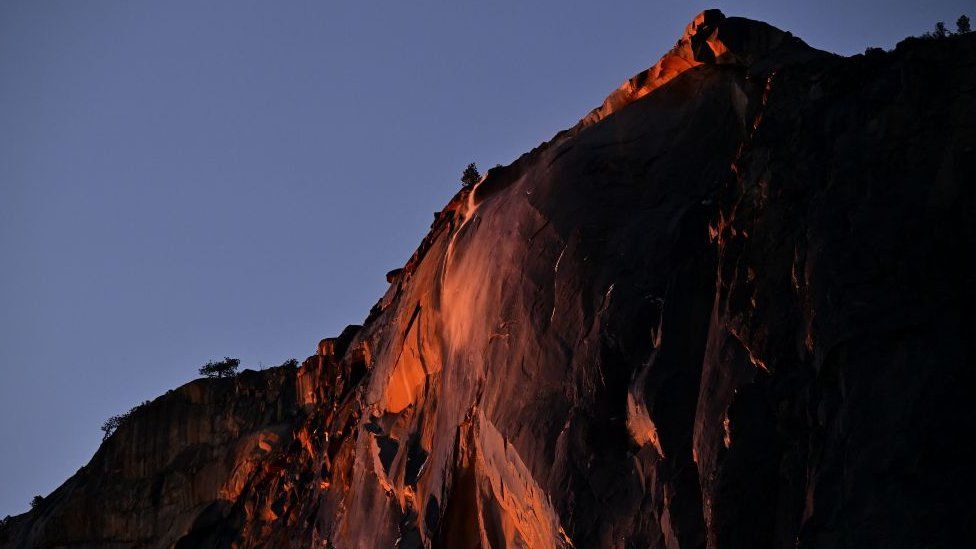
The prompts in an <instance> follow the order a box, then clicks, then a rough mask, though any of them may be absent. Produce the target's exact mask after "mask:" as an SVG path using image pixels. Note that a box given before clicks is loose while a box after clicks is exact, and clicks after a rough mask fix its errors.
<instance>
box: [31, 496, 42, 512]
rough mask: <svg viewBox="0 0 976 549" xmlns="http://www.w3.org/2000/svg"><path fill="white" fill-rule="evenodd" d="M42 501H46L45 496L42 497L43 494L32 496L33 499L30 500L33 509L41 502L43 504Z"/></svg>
mask: <svg viewBox="0 0 976 549" xmlns="http://www.w3.org/2000/svg"><path fill="white" fill-rule="evenodd" d="M42 503H44V498H43V497H41V496H34V497H33V498H31V501H30V506H31V509H36V508H37V506H38V505H40V504H42Z"/></svg>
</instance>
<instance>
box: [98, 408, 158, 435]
mask: <svg viewBox="0 0 976 549" xmlns="http://www.w3.org/2000/svg"><path fill="white" fill-rule="evenodd" d="M148 405H149V401H148V400H146V401H144V402H143V403H142V404H139V405H138V406H133V407H132V409H131V410H129V411H128V412H125V413H124V414H119V415H117V416H112V417H110V418H108V419H106V420H105V423H103V424H102V442H105V441H106V440H108V437H110V436H112V433H114V432H115V431H116V430H118V428H119V427H121V426H122V424H123V423H125V422H126V421H127V420H128V419H129V418H130V417H132V414H134V413H136V412H137V411H139V410H140V409H142V408H144V407H146V406H148Z"/></svg>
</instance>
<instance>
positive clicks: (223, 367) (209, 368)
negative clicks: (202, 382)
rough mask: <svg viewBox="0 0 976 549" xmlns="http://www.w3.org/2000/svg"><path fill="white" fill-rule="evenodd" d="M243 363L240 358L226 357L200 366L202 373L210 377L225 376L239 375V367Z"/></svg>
mask: <svg viewBox="0 0 976 549" xmlns="http://www.w3.org/2000/svg"><path fill="white" fill-rule="evenodd" d="M240 365H241V360H240V359H238V358H230V357H228V356H225V357H224V360H221V361H220V362H208V363H206V364H204V365H203V367H202V368H200V370H199V371H200V375H202V376H204V377H209V378H225V377H234V376H236V375H237V368H239V367H240Z"/></svg>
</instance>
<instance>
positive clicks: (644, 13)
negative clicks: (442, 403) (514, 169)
mask: <svg viewBox="0 0 976 549" xmlns="http://www.w3.org/2000/svg"><path fill="white" fill-rule="evenodd" d="M381 4H382V7H380V6H381ZM340 6H346V7H340ZM707 7H719V8H722V9H723V10H724V11H725V13H726V14H727V15H744V16H749V17H753V18H756V19H762V20H765V21H768V22H770V23H772V24H774V25H776V26H779V27H780V28H784V29H787V30H791V31H793V32H794V33H795V34H797V35H799V36H800V37H802V38H804V39H805V40H806V41H807V42H808V43H810V44H811V45H813V46H816V47H820V48H823V49H828V50H831V51H835V52H839V53H845V54H851V53H857V52H860V51H863V50H864V48H865V47H866V46H883V47H892V46H893V45H894V44H895V43H896V42H897V41H898V40H899V39H900V38H902V37H904V36H906V35H909V34H920V33H922V32H924V31H926V30H928V29H929V28H930V27H931V25H932V23H934V22H935V21H936V20H939V19H942V20H945V21H946V22H947V23H949V24H950V28H952V27H953V26H954V25H952V23H954V21H955V19H956V17H957V16H958V15H959V14H960V13H962V12H964V11H967V8H968V11H970V15H971V16H976V13H973V12H976V10H974V9H972V8H973V7H974V6H973V5H972V4H971V2H969V1H936V2H926V3H922V2H915V1H913V2H909V1H907V0H888V1H873V2H858V1H850V0H847V1H827V2H773V1H767V2H739V3H735V2H712V3H702V2H697V1H693V2H679V1H657V2H654V1H647V0H645V1H638V2H630V1H624V2H606V1H601V2H597V1H592V2H572V1H560V2H555V1H538V0H533V1H531V2H525V1H517V2H514V1H513V2H487V1H482V2H469V1H458V0H454V1H443V2H429V1H411V2H383V3H380V2H328V1H325V0H323V1H321V2H262V3H257V2H244V1H233V2H231V1H224V2H178V1H167V2H132V1H118V2H98V1H86V2H80V1H76V0H65V1H60V2H58V1H44V2H41V1H35V0H29V1H27V0H25V1H18V2H11V1H0V435H2V437H0V438H2V440H3V449H2V451H0V516H3V515H6V514H8V513H10V514H16V513H20V512H23V511H24V510H26V509H27V504H28V501H29V499H30V498H31V496H33V495H35V494H42V495H46V494H48V493H49V492H50V491H51V490H53V489H54V488H55V487H57V486H58V485H59V484H60V483H61V482H62V481H64V480H65V479H66V478H67V477H68V476H69V475H71V474H72V473H74V472H75V471H76V470H77V469H78V468H79V467H80V466H81V465H83V464H84V463H86V462H87V461H88V459H89V458H90V456H91V455H92V453H93V452H94V451H95V449H96V448H97V446H98V443H99V441H100V437H101V432H100V431H99V426H100V425H101V423H102V421H103V420H105V418H107V417H108V416H111V415H113V414H116V413H119V412H122V411H124V410H127V409H129V408H130V407H132V406H133V405H135V404H137V403H139V402H141V401H143V400H146V399H151V398H154V397H156V396H158V395H159V394H161V393H163V392H165V391H166V390H167V389H169V388H173V387H176V386H178V385H181V384H183V383H185V382H186V381H189V380H190V379H193V378H194V377H196V369H197V368H198V367H199V366H200V365H201V364H202V363H204V362H206V361H208V360H210V359H214V358H220V357H223V356H225V355H229V356H235V357H240V358H241V359H242V361H243V364H244V365H245V366H246V367H258V366H259V365H262V364H263V365H264V366H270V365H275V364H278V363H280V362H282V361H283V360H285V359H287V358H290V357H296V358H298V359H303V358H305V357H306V356H307V355H309V354H311V353H312V351H313V350H314V348H315V344H316V343H317V342H318V340H319V339H320V338H321V337H324V336H329V335H334V334H337V333H338V332H339V331H340V330H341V329H342V327H343V326H345V325H346V324H351V323H359V322H361V321H362V320H363V318H364V317H365V315H366V313H367V311H368V310H369V308H370V307H371V306H372V305H373V303H374V302H375V301H376V300H377V299H378V298H379V297H380V295H381V294H382V292H383V291H384V289H385V286H386V282H385V280H384V273H385V272H386V271H387V270H389V269H391V268H395V267H399V266H401V265H402V264H403V262H404V261H405V260H406V259H407V257H409V255H410V254H411V253H412V252H413V250H414V248H415V246H416V245H417V244H418V243H419V241H420V238H421V237H422V236H423V234H424V233H425V232H426V230H427V227H428V225H429V224H430V221H431V220H432V213H433V212H434V211H435V210H438V209H440V207H441V206H442V205H443V204H444V202H445V201H446V200H447V199H448V198H449V197H450V196H451V195H452V194H453V193H454V192H455V190H456V189H457V187H458V181H457V179H458V176H459V174H460V172H461V169H462V168H463V167H464V165H465V164H466V163H467V162H470V161H477V162H478V163H479V164H480V165H482V166H485V167H486V166H491V165H494V164H496V163H508V162H510V161H511V160H513V159H514V158H515V157H517V156H518V155H519V154H520V153H521V152H524V151H526V150H528V149H530V148H532V147H534V146H535V145H537V144H538V143H540V142H541V141H544V140H547V139H548V138H549V137H551V136H552V135H553V134H554V133H555V132H556V131H558V130H560V129H562V128H565V127H568V126H571V125H572V124H574V123H575V122H576V120H577V119H579V118H580V117H581V116H582V115H583V114H585V113H586V112H587V111H588V110H589V109H590V108H592V107H595V106H597V105H598V104H599V103H600V102H601V101H602V99H603V97H604V96H605V95H606V94H607V93H608V92H609V91H610V90H611V89H613V88H615V87H616V86H617V85H619V83H621V82H622V81H623V80H624V79H625V78H627V77H629V76H630V75H632V74H633V73H636V72H638V71H640V70H642V69H644V68H646V67H647V66H649V65H650V64H652V63H653V62H654V61H655V60H656V59H657V58H658V57H659V56H660V55H661V54H662V53H664V52H665V51H666V50H667V49H668V48H669V47H670V46H671V45H672V44H673V43H674V41H675V40H676V39H677V38H678V36H679V35H680V33H681V32H682V30H683V28H684V26H685V24H686V23H687V22H688V21H689V20H690V19H691V18H692V17H693V16H694V15H695V14H696V13H697V12H698V11H700V10H701V9H704V8H707Z"/></svg>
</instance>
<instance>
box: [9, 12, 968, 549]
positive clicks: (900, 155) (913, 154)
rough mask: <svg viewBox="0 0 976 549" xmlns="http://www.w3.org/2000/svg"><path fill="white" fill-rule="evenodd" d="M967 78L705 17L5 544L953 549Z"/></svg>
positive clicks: (963, 375) (962, 395) (906, 51)
mask: <svg viewBox="0 0 976 549" xmlns="http://www.w3.org/2000/svg"><path fill="white" fill-rule="evenodd" d="M974 68H976V38H974V37H973V36H972V35H970V36H963V37H956V38H951V39H944V40H927V41H920V40H909V41H906V42H903V43H902V44H900V45H899V47H898V48H897V49H896V50H895V51H894V52H891V53H887V54H880V55H872V56H868V57H864V56H856V57H853V58H841V57H837V56H833V55H830V54H826V53H823V52H819V51H816V50H813V49H811V48H809V47H808V46H806V45H805V44H803V42H802V41H800V40H799V39H797V38H795V37H792V36H791V35H790V34H789V33H785V32H782V31H780V30H778V29H775V28H773V27H770V26H769V25H766V24H764V23H758V22H755V21H749V20H745V19H739V18H725V17H724V16H723V15H722V14H721V13H720V12H718V11H715V10H712V11H707V12H704V13H703V14H701V15H699V16H698V17H697V18H695V20H694V21H693V22H692V24H690V25H689V27H688V28H687V29H686V31H685V33H684V35H683V36H682V38H681V39H680V40H679V42H678V43H677V45H676V46H675V48H674V49H673V50H672V51H671V52H669V53H668V54H667V55H666V56H665V57H664V58H662V59H661V61H659V62H658V63H657V64H656V65H654V67H652V68H651V69H648V71H645V72H644V73H641V74H640V75H638V76H636V77H634V78H633V79H631V80H630V81H628V82H627V83H626V84H624V86H622V87H621V88H620V89H619V90H617V91H615V92H614V93H613V94H612V95H611V96H610V97H609V98H608V99H607V101H606V102H605V103H604V104H603V106H601V107H600V108H598V109H596V110H594V111H593V112H592V113H590V114H589V115H587V117H586V118H584V119H583V120H582V121H581V122H580V123H579V124H578V125H577V126H576V127H574V128H572V129H570V130H567V131H565V132H563V133H561V134H559V135H557V136H556V137H555V138H554V139H553V140H552V141H550V142H548V143H546V144H544V145H542V146H540V147H539V148H537V149H535V150H533V151H532V152H530V153H527V154H526V155H524V156H522V157H521V158H520V159H519V160H517V161H516V162H515V163H513V164H512V165H510V166H506V167H501V168H495V169H492V170H490V171H489V172H488V174H487V175H486V177H485V178H484V179H483V180H482V181H481V182H480V183H479V184H478V185H476V186H475V187H474V188H473V189H463V190H462V191H461V192H459V193H458V195H456V196H455V197H454V198H453V199H452V200H451V201H450V202H449V203H448V205H447V206H446V207H445V208H444V210H443V211H441V212H440V213H439V214H438V215H437V217H436V220H435V222H434V224H433V226H432V230H431V232H430V234H429V235H428V236H427V237H426V238H425V239H424V241H423V242H422V243H421V245H420V248H419V249H418V250H417V253H416V254H415V255H414V256H413V257H412V258H411V259H410V260H409V261H408V262H407V264H406V265H405V266H404V268H403V269H402V270H396V271H391V273H390V274H389V275H388V280H389V281H390V282H391V286H390V289H389V291H388V292H387V294H386V295H385V296H384V297H383V298H382V299H381V300H380V302H379V303H378V304H377V305H376V307H374V308H373V310H372V311H371V312H370V315H369V317H368V318H367V321H366V323H365V326H364V327H362V328H360V327H350V328H349V329H347V330H346V331H344V332H343V334H342V335H340V336H339V337H337V338H330V339H327V340H323V342H322V343H321V344H320V345H319V350H318V352H317V354H316V355H315V356H313V357H311V358H309V359H308V360H306V361H305V363H304V364H303V365H302V366H301V367H300V368H299V369H297V370H294V369H274V370H269V371H264V372H246V373H245V374H242V376H240V377H238V378H236V379H233V380H211V381H203V380H200V381H195V382H193V383H191V384H188V385H186V386H184V387H182V388H180V389H178V390H176V391H175V392H171V393H169V394H167V395H165V396H163V397H160V398H159V399H157V400H156V401H155V402H153V403H152V404H151V405H149V406H148V407H147V408H145V409H144V410H142V411H140V412H139V413H137V414H136V415H135V416H134V417H133V418H132V420H131V421H129V422H127V423H126V424H125V425H123V426H122V427H121V428H120V429H119V431H118V432H117V433H116V434H115V435H113V436H112V437H111V438H110V439H109V440H108V441H107V442H106V443H105V444H103V445H102V448H100V449H99V451H98V453H97V454H96V455H95V457H94V458H93V459H92V461H91V463H89V464H88V465H87V466H86V467H85V468H83V469H82V470H81V471H80V472H79V473H78V474H77V475H75V476H74V477H72V478H71V479H69V480H68V481H67V482H66V483H65V484H64V485H63V486H62V487H61V488H59V489H58V490H57V491H55V492H54V493H53V494H52V495H50V496H48V498H47V499H46V501H45V503H44V504H42V505H41V506H40V507H38V508H37V509H35V510H33V511H32V512H30V513H28V514H25V515H21V516H19V517H15V518H14V519H12V520H11V521H10V524H8V526H7V527H6V530H5V532H4V533H3V535H4V536H6V537H5V539H6V541H7V544H8V545H10V546H59V545H76V546H104V547H111V546H119V547H122V546H126V547H127V546H140V547H158V546H170V545H176V546H179V547H182V546H185V547H228V546H255V545H261V544H266V545H268V546H273V547H286V546H300V547H304V546H312V545H320V546H336V547H390V546H400V547H420V546H429V547H476V546H491V547H503V546H529V547H554V546H558V547H568V546H571V545H574V546H576V547H669V548H673V547H705V546H708V547H722V548H727V547H732V548H737V547H742V548H746V547H749V548H753V547H797V546H800V547H824V548H829V547H958V546H965V545H968V544H971V543H972V542H973V541H974V540H976V532H974V526H973V525H974V524H976V520H974V519H976V516H974V511H973V506H972V505H969V504H968V496H969V495H970V494H971V493H973V489H974V488H976V486H974V482H973V481H974V473H973V472H972V463H973V462H974V459H976V455H974V452H973V451H972V450H971V449H969V448H970V445H969V444H967V442H968V441H967V440H966V439H967V435H968V433H970V432H971V430H972V426H973V425H974V424H976V417H974V416H976V407H974V406H973V405H972V404H971V403H970V397H971V395H972V394H973V389H974V388H976V383H974V379H973V377H974V369H973V356H974V345H976V343H974V342H976V333H974V332H976V323H974V322H972V319H971V318H970V314H969V311H971V310H972V308H973V305H974V304H976V302H974V297H976V296H974V295H973V293H974V282H976V281H974V277H976V271H974V265H973V261H972V260H971V259H970V257H969V255H970V254H969V251H970V250H972V249H973V244H974V242H976V241H974V237H976V224H974V221H973V216H972V215H971V213H972V212H973V211H974V207H976V204H974V199H976V168H974V166H976V162H974V158H976V107H974V105H976V101H974V94H976V70H974Z"/></svg>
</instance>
